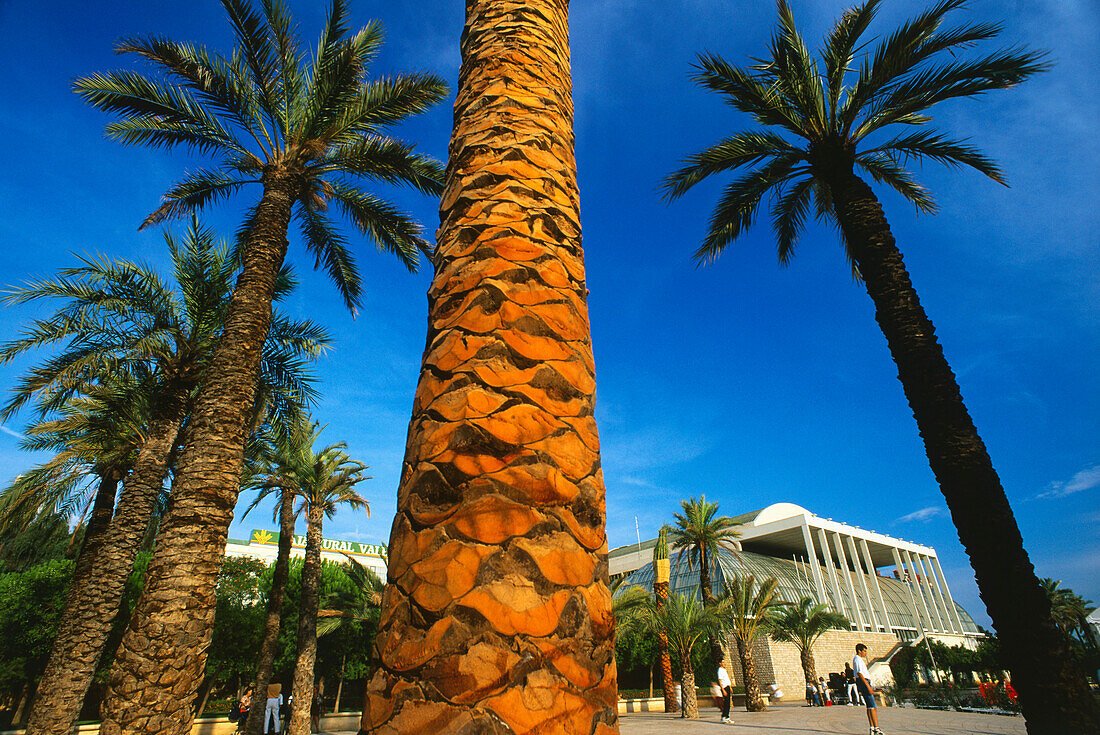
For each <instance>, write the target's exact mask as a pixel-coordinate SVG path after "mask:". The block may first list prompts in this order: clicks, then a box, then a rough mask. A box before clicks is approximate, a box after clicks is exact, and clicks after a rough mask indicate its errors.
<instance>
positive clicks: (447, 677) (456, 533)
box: [361, 0, 617, 735]
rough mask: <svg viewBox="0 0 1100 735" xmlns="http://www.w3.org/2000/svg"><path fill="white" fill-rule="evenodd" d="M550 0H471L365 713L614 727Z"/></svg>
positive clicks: (441, 726) (599, 487) (485, 728)
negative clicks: (424, 331)
mask: <svg viewBox="0 0 1100 735" xmlns="http://www.w3.org/2000/svg"><path fill="white" fill-rule="evenodd" d="M568 41H569V38H568V5H567V2H566V1H565V0H531V1H528V2H521V1H520V0H492V1H490V0H468V1H467V3H466V27H465V30H464V32H463V34H462V67H461V70H460V72H459V89H458V96H457V99H456V101H455V125H454V133H453V136H452V139H451V146H450V160H449V163H448V170H447V185H446V189H445V191H444V193H443V199H442V202H441V205H440V217H441V227H440V230H439V233H438V238H437V239H438V243H437V247H438V252H437V256H436V258H435V265H436V275H435V278H434V280H433V282H432V285H431V288H430V290H429V295H428V303H429V316H428V338H427V347H426V350H425V354H424V361H423V366H422V370H421V375H420V382H419V385H418V386H417V392H416V397H415V400H414V405H413V416H412V421H411V423H410V426H409V435H408V445H407V449H406V454H405V462H404V466H403V472H402V477H401V484H400V488H399V490H398V501H397V516H396V518H395V520H394V524H393V530H392V532H391V537H390V538H391V542H390V546H389V550H390V556H389V558H390V566H389V572H388V584H387V586H386V591H385V592H384V594H383V601H382V616H381V621H380V629H379V634H378V637H377V646H378V650H379V654H380V662H381V666H380V669H379V670H378V672H377V673H376V674H375V675H374V677H373V678H372V680H371V682H370V687H369V691H368V695H367V703H366V708H365V711H364V713H363V720H362V726H361V727H362V732H364V733H422V732H459V731H462V732H471V733H473V732H486V733H488V732H493V733H500V734H503V733H521V732H524V733H525V732H541V733H556V734H561V735H582V734H583V735H591V734H592V733H601V734H604V733H612V732H617V724H616V717H617V715H616V706H617V704H616V700H617V688H616V681H615V659H614V644H613V625H614V621H613V618H612V615H611V596H610V594H609V593H608V589H607V545H606V537H605V534H604V513H605V511H604V486H603V477H602V473H601V470H600V456H599V441H598V438H597V432H596V424H595V420H594V419H593V409H594V394H595V379H594V367H593V359H592V349H591V340H590V334H589V326H588V308H587V303H586V295H587V291H586V288H585V278H584V263H583V254H582V250H581V230H580V221H579V214H578V192H577V186H576V164H575V161H574V153H573V126H572V120H573V105H572V97H571V82H570V72H569V46H568Z"/></svg>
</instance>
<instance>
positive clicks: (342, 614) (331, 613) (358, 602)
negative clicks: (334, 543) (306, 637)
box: [317, 554, 386, 712]
mask: <svg viewBox="0 0 1100 735" xmlns="http://www.w3.org/2000/svg"><path fill="white" fill-rule="evenodd" d="M344 556H346V557H347V560H348V567H347V570H346V571H347V574H348V577H350V578H351V581H352V584H353V585H354V593H353V594H346V593H337V594H335V595H332V596H330V597H328V598H326V599H325V600H323V601H322V604H323V605H324V608H322V609H321V610H318V611H317V637H318V638H321V637H323V636H326V635H329V634H330V633H335V632H337V631H339V630H343V629H346V628H347V627H348V626H350V625H353V624H356V623H360V624H362V623H370V624H373V625H377V624H378V611H379V607H380V606H381V604H382V590H383V589H385V586H386V585H385V584H384V583H383V582H382V580H381V578H379V576H378V575H377V574H376V573H375V572H374V570H373V569H370V568H369V567H365V566H363V565H362V564H360V563H359V561H358V560H357V559H356V558H355V557H353V556H350V555H349V554H344ZM346 662H347V654H346V653H345V654H344V655H343V656H342V657H341V659H340V677H339V679H338V680H337V684H336V701H335V703H334V704H333V705H332V711H333V712H339V711H340V698H341V696H342V695H343V691H344V666H345V664H346Z"/></svg>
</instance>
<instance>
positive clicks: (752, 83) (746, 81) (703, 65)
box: [692, 53, 805, 137]
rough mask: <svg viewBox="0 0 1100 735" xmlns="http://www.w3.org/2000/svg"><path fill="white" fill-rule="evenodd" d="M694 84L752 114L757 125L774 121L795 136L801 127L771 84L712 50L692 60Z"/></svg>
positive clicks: (795, 111)
mask: <svg viewBox="0 0 1100 735" xmlns="http://www.w3.org/2000/svg"><path fill="white" fill-rule="evenodd" d="M695 68H696V69H697V70H698V73H697V74H695V75H694V76H693V77H692V79H693V80H694V81H695V83H696V84H698V85H700V86H702V87H704V88H706V89H710V90H712V91H714V92H718V93H720V94H724V95H726V97H727V98H728V100H727V101H728V102H729V104H730V105H732V106H733V107H734V108H735V109H737V110H740V111H741V112H744V113H746V114H749V115H752V117H753V119H755V120H756V122H758V123H760V124H761V125H775V126H778V127H781V128H784V129H786V130H787V131H789V132H791V133H793V134H795V135H797V136H799V137H805V131H804V130H803V127H802V124H801V123H800V121H799V115H798V111H797V110H796V109H793V108H792V107H791V106H790V105H789V104H787V103H786V102H785V101H784V100H783V98H782V97H781V96H780V95H779V94H778V93H777V92H776V90H775V89H773V88H772V87H770V86H768V85H765V84H763V83H762V82H761V81H760V80H758V79H755V78H754V77H753V75H752V74H750V73H749V72H747V71H746V70H744V69H741V68H739V67H735V66H732V65H731V64H729V63H727V62H726V61H725V60H724V59H723V58H722V57H720V56H717V55H715V54H709V53H707V54H700V55H699V57H698V63H697V64H695Z"/></svg>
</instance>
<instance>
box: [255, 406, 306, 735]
mask: <svg viewBox="0 0 1100 735" xmlns="http://www.w3.org/2000/svg"><path fill="white" fill-rule="evenodd" d="M314 437H315V435H314V431H313V426H312V424H310V423H309V422H308V421H305V420H303V419H299V420H297V421H293V422H288V421H285V420H284V421H280V420H278V419H276V420H275V421H273V422H271V423H269V424H266V425H264V426H263V427H261V430H260V431H259V432H257V435H256V436H255V441H256V443H257V445H258V446H257V449H258V451H257V453H256V455H257V462H256V463H255V464H254V465H252V464H251V463H246V464H245V480H244V481H243V482H242V483H241V484H242V486H243V487H255V488H258V489H259V490H260V492H259V494H258V495H257V497H256V499H255V500H254V501H253V502H252V504H251V505H250V506H248V508H247V509H245V512H244V513H243V514H242V515H241V517H242V518H244V517H246V516H247V515H248V514H249V513H251V512H252V510H253V509H254V508H255V507H256V506H257V505H259V503H260V501H261V500H263V499H264V498H266V497H268V496H270V495H271V494H272V493H277V495H278V503H277V504H276V510H275V515H276V520H277V522H278V524H279V550H278V553H277V555H276V557H275V568H274V569H273V570H272V573H271V589H270V590H269V591H268V593H267V610H266V613H267V614H266V616H265V618H264V633H263V638H262V639H261V640H260V651H259V654H258V655H257V657H256V679H255V681H254V682H253V685H252V691H253V693H254V697H255V698H256V701H257V703H258V702H259V700H260V699H261V698H262V697H263V695H262V694H260V693H261V692H266V691H267V685H268V684H270V683H271V676H272V674H273V673H274V670H275V653H276V646H277V645H278V643H279V628H280V627H281V624H282V610H283V593H284V592H285V591H286V581H287V579H288V578H289V576H290V549H291V546H292V545H293V543H294V523H295V520H296V518H297V514H296V513H295V511H294V501H295V499H296V498H297V496H298V495H297V493H298V489H299V488H298V484H297V482H296V481H295V477H294V474H293V469H292V461H293V458H295V457H296V455H297V453H296V451H295V448H296V447H298V446H300V445H301V444H302V443H304V442H308V444H309V446H312V444H313V439H314ZM264 717H265V714H264V708H263V707H260V706H252V707H250V708H249V710H248V719H247V720H246V721H245V727H244V732H245V735H260V733H261V732H262V731H263V728H264Z"/></svg>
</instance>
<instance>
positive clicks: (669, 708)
mask: <svg viewBox="0 0 1100 735" xmlns="http://www.w3.org/2000/svg"><path fill="white" fill-rule="evenodd" d="M653 596H654V597H655V598H656V599H657V609H658V610H660V609H661V608H662V607H663V606H664V604H665V600H667V599H668V582H658V583H656V584H654V585H653ZM657 643H658V646H659V650H660V652H661V654H660V658H659V661H660V664H661V686H662V687H664V697H665V712H677V711H679V709H680V705H679V703H678V702H677V701H676V691H675V689H676V682H675V680H674V679H673V678H672V659H671V657H670V656H669V655H668V634H667V633H665V632H664V631H663V630H662V631H661V632H660V633H658V634H657Z"/></svg>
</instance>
